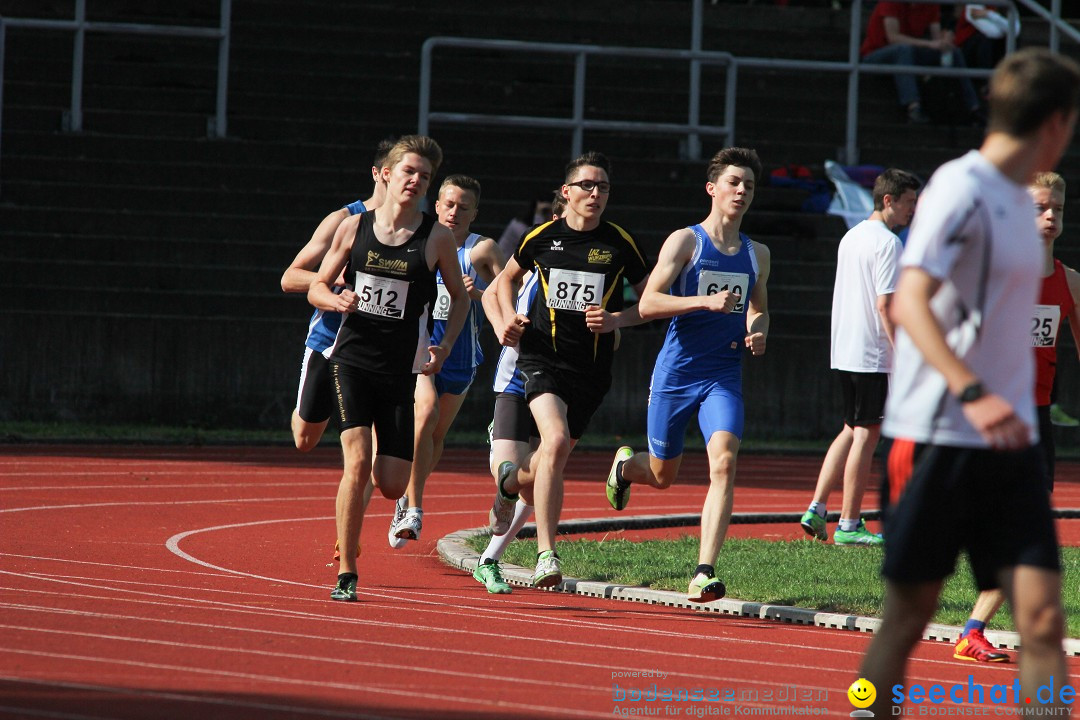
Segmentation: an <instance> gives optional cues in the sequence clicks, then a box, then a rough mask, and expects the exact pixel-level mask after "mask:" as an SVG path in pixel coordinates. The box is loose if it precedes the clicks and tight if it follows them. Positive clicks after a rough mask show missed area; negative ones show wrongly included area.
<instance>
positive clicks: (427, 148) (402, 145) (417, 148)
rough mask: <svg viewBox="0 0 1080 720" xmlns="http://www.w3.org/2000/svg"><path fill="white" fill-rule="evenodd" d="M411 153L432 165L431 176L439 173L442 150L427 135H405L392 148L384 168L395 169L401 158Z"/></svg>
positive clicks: (387, 155)
mask: <svg viewBox="0 0 1080 720" xmlns="http://www.w3.org/2000/svg"><path fill="white" fill-rule="evenodd" d="M409 153H416V154H417V155H419V156H420V157H422V158H425V159H426V160H427V161H428V162H429V163H431V174H432V175H433V176H434V175H435V173H437V172H438V171H439V166H440V165H442V148H441V147H439V143H437V142H435V141H434V140H432V139H431V138H429V137H428V136H427V135H404V136H402V138H401V139H400V140H398V141H397V142H396V143H394V147H392V148H390V152H388V153H387V154H386V160H384V161H383V167H390V168H392V167H394V166H395V165H397V164H398V163H399V162H401V158H403V157H405V156H406V155H408V154H409Z"/></svg>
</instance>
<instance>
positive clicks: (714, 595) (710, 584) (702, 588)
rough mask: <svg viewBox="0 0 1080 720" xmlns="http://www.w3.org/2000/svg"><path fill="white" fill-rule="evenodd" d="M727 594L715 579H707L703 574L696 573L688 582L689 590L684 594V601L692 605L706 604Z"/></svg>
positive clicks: (722, 585)
mask: <svg viewBox="0 0 1080 720" xmlns="http://www.w3.org/2000/svg"><path fill="white" fill-rule="evenodd" d="M726 593H727V588H726V587H724V583H723V582H721V581H720V580H717V579H716V578H715V577H709V576H708V575H706V574H705V573H698V574H697V575H695V576H694V579H693V580H691V581H690V589H689V590H688V591H687V593H686V599H687V600H689V601H690V602H692V603H707V602H712V601H713V600H719V599H720V598H722V597H724V595H725V594H726Z"/></svg>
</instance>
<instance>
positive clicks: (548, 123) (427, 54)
mask: <svg viewBox="0 0 1080 720" xmlns="http://www.w3.org/2000/svg"><path fill="white" fill-rule="evenodd" d="M865 1H866V0H855V1H854V2H852V4H851V8H852V10H851V30H850V37H849V42H848V60H847V61H846V62H838V61H826V60H820V61H819V60H778V59H772V58H754V57H736V56H734V55H732V54H730V53H727V52H715V51H703V50H701V34H702V24H703V23H702V10H701V6H702V2H701V0H694V1H693V28H692V31H691V45H692V48H691V49H690V50H670V49H662V48H632V47H605V46H599V45H578V44H567V43H540V42H526V41H516V40H487V39H480V38H464V37H431V38H428V39H427V40H425V41H424V44H423V46H422V49H421V56H420V101H419V118H418V123H417V125H418V131H419V132H420V133H421V134H427V133H428V130H429V127H430V124H431V122H433V121H442V122H449V123H477V124H488V125H502V126H509V127H535V128H549V129H562V128H568V129H571V130H572V131H573V138H572V141H571V157H576V156H577V155H580V154H581V150H582V146H583V134H584V131H585V130H586V129H590V130H622V131H629V132H640V133H669V134H679V135H682V134H685V135H686V148H687V156H688V157H689V158H690V159H692V160H696V159H699V156H700V147H701V146H700V141H699V139H698V136H699V135H702V134H705V135H722V136H724V137H725V139H726V140H727V142H728V143H734V141H735V90H736V85H737V78H738V71H739V70H740V69H741V68H763V69H777V70H802V71H814V70H819V71H825V72H841V73H847V74H848V96H847V120H846V128H845V144H844V149H843V153H844V157H843V158H841V160H843V161H844V162H846V163H848V164H855V163H857V162H858V156H859V151H858V105H859V76H860V75H862V74H874V75H895V74H898V73H903V72H911V73H917V74H919V75H935V76H945V77H989V76H990V74H991V71H990V70H985V69H979V68H953V67H931V66H925V65H866V64H863V63H862V62H861V61H860V57H859V47H860V38H861V36H862V3H863V2H865ZM909 1H910V2H917V3H924V4H929V3H942V4H950V5H961V4H964V3H965V2H967V1H968V0H909ZM982 2H983V4H985V5H990V6H993V7H999V8H1004V9H1005V10H1006V14H1007V16H1008V19H1009V30H1008V34H1007V37H1006V48H1007V50H1008V51H1009V52H1011V51H1013V50H1014V49H1015V47H1016V37H1015V35H1014V34H1013V27H1015V24H1014V23H1015V22H1016V21H1017V20H1018V17H1019V16H1018V12H1017V9H1016V3H1017V2H1019V3H1022V4H1023V5H1025V6H1026V7H1029V8H1031V9H1033V10H1035V11H1036V12H1037V13H1038V14H1039V15H1040V16H1042V17H1044V18H1045V19H1047V20H1049V21H1050V24H1051V28H1052V31H1051V45H1052V49H1054V50H1055V51H1056V50H1057V48H1056V43H1057V33H1058V32H1059V31H1060V32H1062V33H1064V34H1065V35H1066V36H1067V37H1069V38H1071V39H1073V40H1075V41H1077V42H1080V32H1077V31H1076V30H1075V29H1074V28H1072V27H1070V26H1069V25H1068V24H1067V23H1065V22H1064V21H1062V20H1061V2H1060V0H1052V9H1051V10H1050V11H1049V12H1047V11H1046V10H1045V9H1044V8H1042V7H1041V6H1039V5H1038V4H1037V3H1036V2H1035V1H1034V0H982ZM437 47H469V48H476V49H489V50H503V51H507V52H534V53H536V52H543V53H550V54H564V55H573V56H574V57H575V65H574V104H573V110H572V113H571V117H569V118H553V117H540V116H525V115H492V114H483V113H451V112H434V111H432V110H431V72H432V70H431V68H432V54H433V52H434V50H435V48H437ZM590 55H612V56H622V57H638V58H657V59H667V60H688V61H689V62H690V97H689V102H688V110H687V114H688V120H687V122H686V123H648V122H625V121H615V120H589V119H586V118H585V116H584V107H585V63H586V58H587V57H588V56H590ZM702 64H711V65H724V66H726V67H727V73H726V83H727V84H726V88H725V93H724V98H725V103H724V124H723V125H720V126H717V125H708V124H702V123H701V119H700V117H699V113H700V106H701V74H700V67H701V65H702Z"/></svg>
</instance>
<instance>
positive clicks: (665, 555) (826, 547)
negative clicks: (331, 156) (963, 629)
mask: <svg viewBox="0 0 1080 720" xmlns="http://www.w3.org/2000/svg"><path fill="white" fill-rule="evenodd" d="M488 537H489V536H488V535H486V534H481V535H476V536H474V537H472V538H470V539H469V546H470V547H471V548H472V549H474V550H475V551H476V552H481V551H483V549H484V548H485V547H487V542H488ZM697 555H698V538H697V537H694V536H692V535H683V536H682V537H680V538H678V539H676V540H639V541H631V540H621V539H615V540H561V541H560V542H559V557H560V558H561V559H562V570H563V574H565V575H566V576H568V577H574V578H579V579H581V580H595V581H598V582H607V583H615V584H618V585H630V586H641V587H648V588H653V589H656V590H675V591H677V592H680V593H684V592H686V586H687V585H688V584H689V582H690V574H691V573H692V572H693V570H694V567H696V566H697ZM882 556H883V552H882V549H881V548H878V547H854V548H852V547H840V546H836V545H832V544H827V543H822V542H817V541H815V540H809V539H806V540H802V539H800V540H788V541H777V542H774V541H767V540H743V539H730V540H728V541H727V542H726V543H724V549H723V550H722V551H721V553H720V562H719V565H718V566H717V573H716V574H717V576H718V577H719V578H720V579H722V580H723V581H724V584H725V585H727V596H728V597H729V598H737V599H739V600H748V601H752V602H762V603H768V604H775V605H790V606H794V607H802V608H809V609H815V610H820V611H824V612H835V613H842V614H852V615H864V616H868V617H880V616H881V603H882V596H883V592H884V584H883V582H882V580H881V578H880V576H879V574H878V573H879V571H880V568H881V560H882ZM503 560H504V562H507V563H511V564H513V565H521V566H523V567H528V568H531V567H534V566H535V565H536V541H535V540H515V541H514V542H513V543H511V544H510V547H509V548H507V551H506V555H505V556H504V558H503ZM1062 567H1063V569H1064V573H1063V578H1062V580H1063V592H1062V595H1063V600H1064V602H1065V614H1066V618H1067V627H1066V634H1067V635H1068V636H1069V637H1073V638H1076V637H1080V548H1071V547H1070V548H1063V549H1062ZM976 594H977V593H976V590H975V581H974V579H973V578H972V576H971V570H970V568H969V567H968V563H967V560H966V558H961V559H960V560H959V561H958V562H957V570H956V573H955V574H954V575H953V576H952V577H951V578H949V580H948V581H946V583H945V589H944V591H943V592H942V595H941V600H940V607H939V609H938V612H937V614H936V615H935V616H934V622H938V623H943V624H945V625H960V626H963V624H964V623H965V622H967V619H968V617H970V613H971V606H972V605H973V604H974V602H975V596H976ZM989 627H990V628H991V629H994V630H1012V629H1013V624H1012V614H1011V613H1010V612H1009V608H1008V606H1007V605H1006V606H1005V607H1003V608H1002V609H1001V610H1000V611H999V612H998V614H997V615H996V616H994V619H993V620H991V622H990V625H989Z"/></svg>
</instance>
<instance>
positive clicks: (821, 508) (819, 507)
mask: <svg viewBox="0 0 1080 720" xmlns="http://www.w3.org/2000/svg"><path fill="white" fill-rule="evenodd" d="M807 509H808V510H812V511H813V512H815V513H817V516H818V517H825V516H826V515H827V514H828V513H826V512H825V503H823V502H812V503H810V507H809V508H807Z"/></svg>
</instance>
